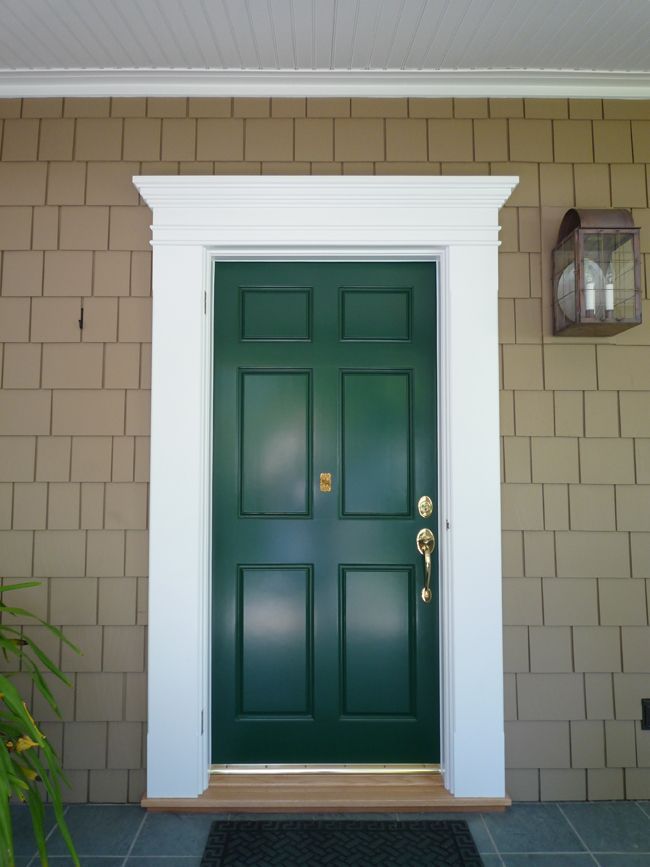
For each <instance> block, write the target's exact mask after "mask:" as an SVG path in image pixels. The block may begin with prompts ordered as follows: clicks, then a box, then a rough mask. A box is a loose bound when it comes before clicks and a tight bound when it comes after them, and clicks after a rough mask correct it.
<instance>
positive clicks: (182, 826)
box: [131, 813, 219, 856]
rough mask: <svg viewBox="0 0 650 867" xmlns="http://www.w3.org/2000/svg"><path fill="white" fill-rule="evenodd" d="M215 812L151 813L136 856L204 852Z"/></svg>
mask: <svg viewBox="0 0 650 867" xmlns="http://www.w3.org/2000/svg"><path fill="white" fill-rule="evenodd" d="M216 818H219V817H218V816H216V815H213V814H197V813H150V814H149V815H148V816H147V819H146V821H145V823H144V825H143V826H142V831H141V832H140V834H139V836H138V839H137V841H136V844H135V846H134V847H133V852H132V853H131V854H132V855H134V856H135V855H149V856H151V855H184V856H197V855H202V854H203V849H204V847H205V841H206V840H207V837H208V832H209V830H210V825H211V824H212V822H213V821H214V820H215V819H216Z"/></svg>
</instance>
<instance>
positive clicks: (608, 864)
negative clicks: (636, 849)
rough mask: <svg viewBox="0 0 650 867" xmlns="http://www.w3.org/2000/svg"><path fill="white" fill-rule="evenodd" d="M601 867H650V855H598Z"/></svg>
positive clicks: (628, 853)
mask: <svg viewBox="0 0 650 867" xmlns="http://www.w3.org/2000/svg"><path fill="white" fill-rule="evenodd" d="M596 860H597V861H598V864H599V865H600V867H650V854H647V855H641V854H639V853H633V852H626V853H625V854H623V853H611V854H608V855H600V854H598V855H596Z"/></svg>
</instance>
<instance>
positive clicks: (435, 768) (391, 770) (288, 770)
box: [209, 764, 440, 776]
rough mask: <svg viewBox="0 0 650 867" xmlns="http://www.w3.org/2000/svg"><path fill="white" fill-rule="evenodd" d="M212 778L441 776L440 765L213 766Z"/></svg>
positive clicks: (211, 768)
mask: <svg viewBox="0 0 650 867" xmlns="http://www.w3.org/2000/svg"><path fill="white" fill-rule="evenodd" d="M209 773H210V776H213V775H217V774H439V773H440V765H436V764H412V765H396V764H390V765H380V764H368V765H361V764H327V765H311V764H310V765H306V764H305V765H298V764H291V765H235V764H227V765H212V766H211V767H210V772H209Z"/></svg>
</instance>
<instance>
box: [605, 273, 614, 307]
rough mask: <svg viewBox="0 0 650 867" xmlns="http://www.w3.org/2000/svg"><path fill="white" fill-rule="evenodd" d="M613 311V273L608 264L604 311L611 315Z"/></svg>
mask: <svg viewBox="0 0 650 867" xmlns="http://www.w3.org/2000/svg"><path fill="white" fill-rule="evenodd" d="M613 310H614V271H613V270H612V266H611V264H610V266H609V268H608V269H607V274H606V275H605V311H606V312H607V313H611V312H612V311H613Z"/></svg>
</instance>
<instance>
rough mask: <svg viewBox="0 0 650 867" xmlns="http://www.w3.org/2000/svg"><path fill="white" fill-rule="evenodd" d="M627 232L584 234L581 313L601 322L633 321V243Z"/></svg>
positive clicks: (631, 236) (588, 232)
mask: <svg viewBox="0 0 650 867" xmlns="http://www.w3.org/2000/svg"><path fill="white" fill-rule="evenodd" d="M633 237H634V236H633V235H632V234H631V233H629V232H616V231H611V230H610V231H593V232H590V231H586V232H585V233H584V259H583V274H584V281H585V312H586V315H587V317H588V318H592V317H593V318H595V319H596V320H599V321H601V322H603V321H616V320H618V321H620V320H624V319H634V316H635V303H636V301H635V285H634V278H635V269H634V241H633Z"/></svg>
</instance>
